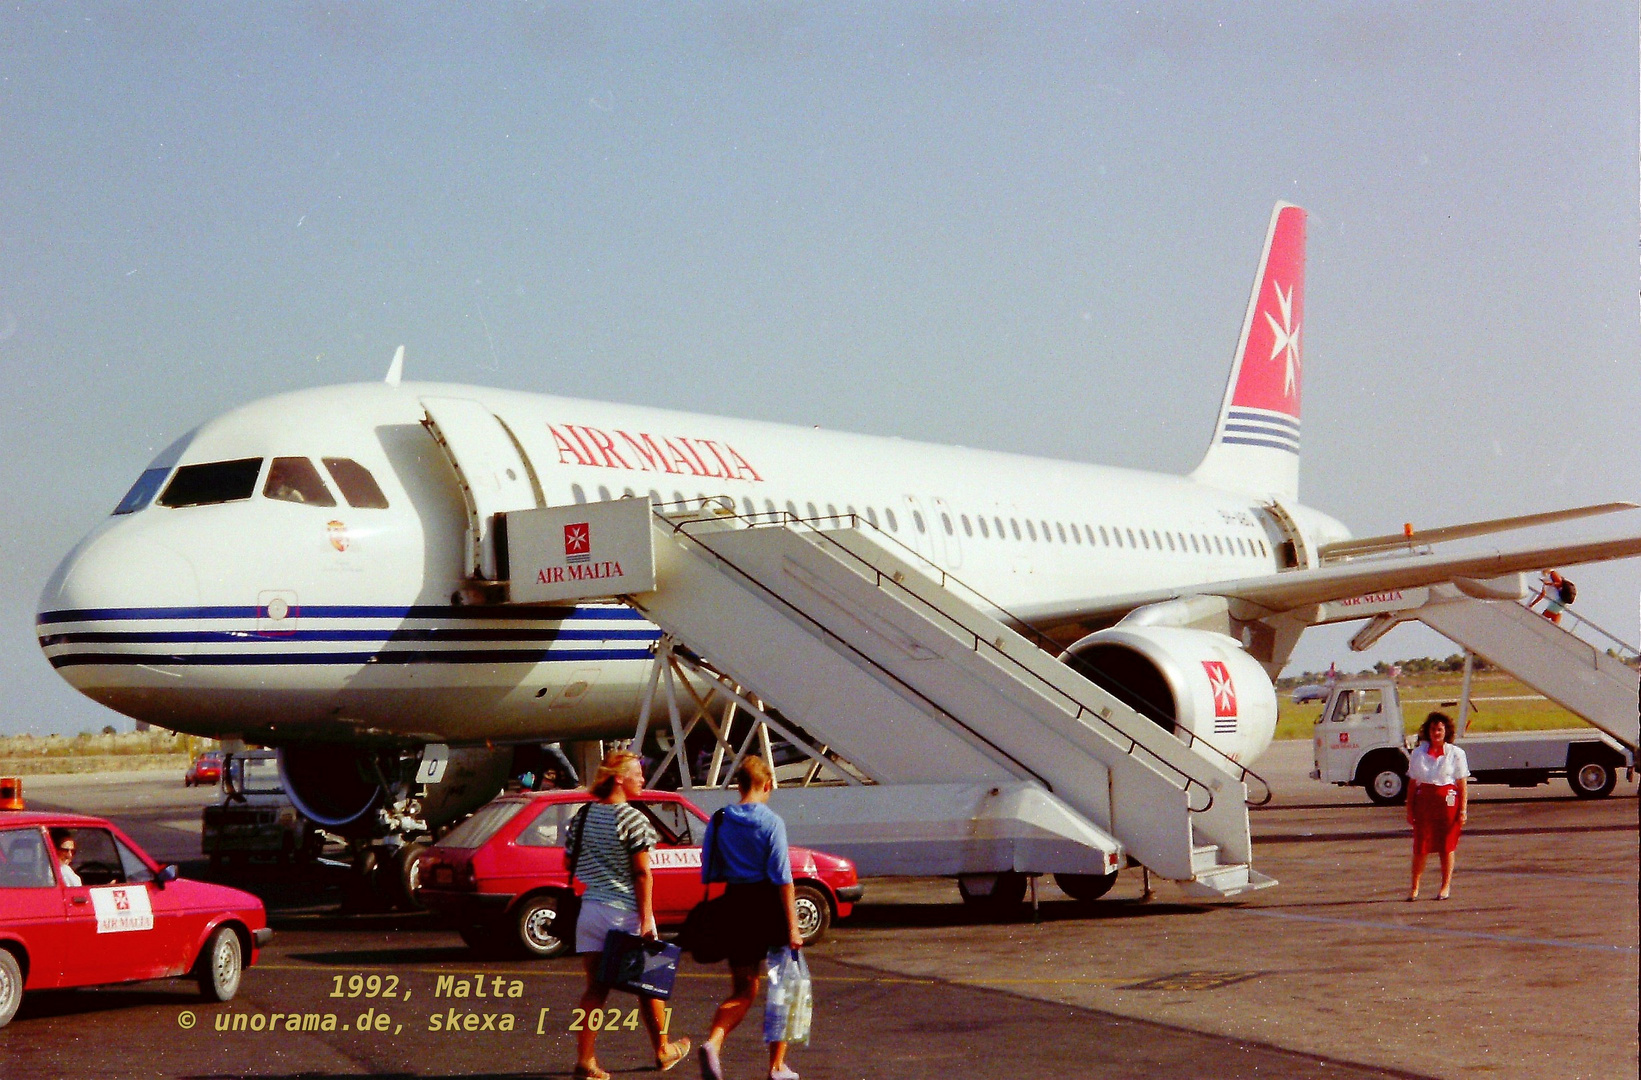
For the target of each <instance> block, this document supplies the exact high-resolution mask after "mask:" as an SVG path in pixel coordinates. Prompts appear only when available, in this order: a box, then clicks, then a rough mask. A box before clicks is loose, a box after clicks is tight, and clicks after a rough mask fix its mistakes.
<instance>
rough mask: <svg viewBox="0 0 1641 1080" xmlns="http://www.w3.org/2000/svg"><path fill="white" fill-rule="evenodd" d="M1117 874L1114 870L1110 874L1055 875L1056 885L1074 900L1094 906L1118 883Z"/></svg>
mask: <svg viewBox="0 0 1641 1080" xmlns="http://www.w3.org/2000/svg"><path fill="white" fill-rule="evenodd" d="M1117 873H1118V872H1117V871H1116V870H1113V871H1111V873H1109V874H1055V875H1054V884H1056V885H1058V886H1059V887H1060V891H1061V892H1063V893H1065V894H1066V895H1067V896H1069V897H1071V898H1072V899H1073V900H1080V901H1082V902H1083V903H1085V904H1092V903H1093V902H1094V901H1096V900H1098V899H1099V898H1100V897H1102V896H1104V895H1105V894H1106V893H1108V892H1110V891H1111V887H1112V886H1113V885H1115V884H1116V883H1117Z"/></svg>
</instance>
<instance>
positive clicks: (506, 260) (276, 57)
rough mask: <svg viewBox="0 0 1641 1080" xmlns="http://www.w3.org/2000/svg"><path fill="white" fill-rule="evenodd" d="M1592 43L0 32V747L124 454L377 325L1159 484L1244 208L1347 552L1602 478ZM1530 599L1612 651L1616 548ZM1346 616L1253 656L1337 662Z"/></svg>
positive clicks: (1132, 33) (452, 361)
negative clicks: (1283, 257) (60, 583)
mask: <svg viewBox="0 0 1641 1080" xmlns="http://www.w3.org/2000/svg"><path fill="white" fill-rule="evenodd" d="M1636 22H1637V17H1636V12H1635V9H1634V6H1633V5H1624V4H1616V3H1615V4H1581V5H1567V6H1562V5H1555V4H1531V5H1479V4H1445V5H1412V4H1389V3H1385V4H1326V3H1322V4H1314V3H1308V4H1298V3H1295V4H1256V3H1247V4H1226V5H1203V4H1181V5H1156V6H1152V5H1141V10H1140V11H1139V12H1138V13H1136V12H1135V11H1134V10H1133V6H1132V5H1130V6H1126V7H1125V6H1118V5H1104V4H1094V5H1011V4H964V5H958V4H893V5H882V4H871V5H855V6H848V5H835V6H820V5H802V4H787V3H775V4H758V5H754V4H706V5H666V6H651V5H605V6H600V7H593V6H591V5H573V4H562V5H561V4H528V3H521V4H509V5H505V6H504V5H470V6H462V7H458V6H454V5H431V4H427V5H404V4H396V5H387V4H371V3H361V4H330V5H326V4H279V3H273V4H263V5H255V6H253V5H215V6H212V5H203V6H202V5H169V6H168V5H165V4H145V5H141V6H135V5H125V6H114V5H103V4H84V3H75V4H70V3H60V4H48V5H29V6H24V7H21V8H8V9H7V10H4V11H0V131H3V132H4V133H5V140H4V148H5V152H4V154H0V391H3V392H0V409H3V410H4V412H3V415H4V417H5V423H4V425H3V426H0V512H3V513H4V514H5V516H6V520H7V522H8V526H7V528H6V529H5V530H4V532H3V535H0V545H3V547H0V555H3V556H4V558H5V564H6V566H7V568H8V573H7V574H6V575H5V576H4V580H0V679H4V681H5V683H6V685H7V687H8V691H9V692H8V694H7V695H6V698H5V700H4V701H0V731H16V730H33V731H51V730H59V731H73V730H78V729H79V728H81V727H86V726H93V727H97V726H101V724H102V723H104V722H107V721H108V720H109V719H111V717H110V716H109V715H108V714H106V713H104V712H102V711H101V710H100V709H99V708H98V707H96V706H93V705H91V704H90V703H89V702H86V701H84V700H83V699H81V698H79V697H78V696H77V695H75V694H74V693H73V692H72V691H70V690H69V689H68V688H67V686H66V685H64V684H63V683H61V681H60V680H58V679H57V678H56V676H55V675H53V674H52V672H51V670H50V668H49V666H48V665H47V664H46V663H45V661H44V659H43V658H42V657H41V655H40V653H39V650H38V648H37V647H36V646H35V644H34V634H33V625H32V623H33V613H34V606H35V600H36V598H37V596H38V592H39V589H40V586H41V585H42V584H43V582H44V580H45V578H46V576H47V575H48V574H49V573H50V571H51V569H52V567H53V566H54V565H55V563H56V562H57V560H58V559H60V558H61V556H62V555H63V554H64V553H65V552H66V551H67V550H68V548H69V547H70V546H72V544H73V543H74V542H75V540H77V539H78V537H79V536H80V535H82V534H83V533H84V532H85V531H86V530H88V529H89V528H90V527H91V526H92V525H93V524H94V523H95V522H96V521H97V520H99V519H100V518H101V517H102V515H104V514H106V513H107V512H108V510H109V508H111V507H112V506H113V505H114V503H115V502H116V501H117V500H118V498H119V496H120V495H121V494H122V493H123V492H124V490H125V488H126V487H128V486H129V484H130V482H131V480H132V479H133V478H134V477H135V476H136V474H137V472H138V471H140V469H141V467H142V465H143V464H144V463H145V462H146V461H147V460H148V459H149V458H150V457H151V456H152V454H153V453H154V452H155V451H157V450H158V449H159V448H161V447H163V446H164V445H165V444H167V443H169V442H170V441H171V440H172V439H174V438H175V437H176V436H177V435H179V434H181V433H182V432H184V431H186V430H188V429H189V428H191V427H193V426H194V425H196V424H197V423H199V422H200V421H202V420H204V419H206V418H208V417H210V416H212V415H215V414H217V413H220V412H223V411H225V410H226V409H228V408H230V407H232V406H234V405H236V404H239V403H242V402H244V401H247V400H250V399H253V398H256V397H261V396H264V395H267V394H271V393H275V392H279V391H282V390H286V389H291V388H295V387H301V386H309V385H317V384H324V383H331V382H344V381H357V380H362V379H376V378H380V377H381V374H382V373H383V371H385V369H386V366H387V362H388V359H389V357H390V356H391V354H392V350H393V348H394V347H395V346H396V345H398V344H400V343H404V344H406V345H407V347H408V353H409V375H410V377H413V378H430V379H448V380H454V381H466V382H476V383H483V384H493V385H502V386H509V387H518V388H523V389H538V390H543V391H549V392H554V393H561V394H568V395H575V396H585V397H592V398H599V399H608V400H617V401H632V402H642V403H646V404H658V405H665V406H670V407H676V408H685V409H698V410H703V411H711V412H722V413H729V414H733V415H741V416H751V417H757V418H761V419H772V420H783V421H792V422H799V423H816V424H821V425H823V426H826V427H831V428H838V429H846V430H858V431H868V432H876V433H885V434H897V435H903V436H906V437H909V438H922V439H930V440H935V441H942V442H959V443H963V444H966V445H971V446H983V447H993V448H999V449H1008V450H1021V451H1027V452H1032V453H1039V454H1046V455H1049V456H1054V457H1064V458H1071V459H1077V460H1087V461H1099V462H1106V463H1111V464H1120V465H1128V466H1136V467H1144V468H1154V469H1159V470H1165V471H1175V472H1179V471H1185V470H1187V469H1189V468H1190V467H1191V466H1192V465H1194V464H1195V461H1196V459H1197V457H1198V456H1199V455H1200V453H1201V451H1202V448H1203V447H1204V445H1205V443H1206V440H1207V437H1208V434H1209V431H1210V428H1211V425H1212V421H1213V414H1214V410H1215V408H1216V407H1217V404H1218V401H1219V398H1220V395H1221V392H1222V390H1223V383H1224V378H1225V375H1226V370H1227V367H1228V364H1229V360H1230V354H1231V349H1232V347H1233V345H1234V339H1235V336H1236V333H1237V330H1238V329H1239V327H1240V323H1241V319H1242V315H1243V311H1244V308H1245V305H1246V302H1247V290H1248V288H1249V285H1250V282H1251V278H1252V275H1253V271H1254V263H1255V261H1256V259H1257V255H1258V248H1259V244H1260V242H1261V241H1262V239H1263V232H1264V229H1265V226H1266V223H1267V220H1268V218H1269V214H1270V208H1271V204H1272V203H1273V202H1274V201H1275V200H1276V199H1279V198H1281V199H1289V200H1292V201H1295V202H1298V203H1301V204H1302V205H1304V206H1306V207H1307V208H1308V209H1309V210H1310V212H1311V230H1310V258H1309V269H1308V292H1309V295H1308V297H1307V301H1306V320H1305V327H1304V334H1305V337H1304V342H1305V368H1306V376H1307V378H1306V384H1305V390H1306V395H1305V428H1306V434H1305V442H1306V450H1305V464H1304V474H1303V488H1302V496H1303V498H1304V500H1305V501H1306V502H1308V503H1311V504H1313V505H1316V506H1318V507H1320V508H1321V509H1323V510H1326V511H1327V512H1329V513H1331V514H1333V515H1335V516H1336V517H1339V518H1340V519H1342V520H1343V521H1345V522H1346V523H1347V524H1348V525H1350V526H1351V527H1352V528H1353V529H1354V530H1355V531H1357V532H1358V533H1361V534H1367V533H1376V532H1384V531H1393V530H1396V529H1398V528H1400V526H1401V524H1402V522H1404V521H1409V520H1411V521H1414V522H1415V523H1418V524H1421V525H1436V524H1444V523H1449V522H1453V521H1460V520H1466V519H1473V518H1485V517H1494V516H1501V515H1505V514H1512V513H1526V512H1530V511H1534V510H1540V509H1548V508H1553V507H1559V506H1568V505H1576V504H1580V503H1586V502H1597V501H1606V500H1609V499H1614V498H1630V499H1636V500H1637V501H1641V483H1638V481H1637V477H1638V476H1641V468H1638V466H1641V449H1638V447H1641V441H1638V439H1637V437H1636V435H1635V415H1636V412H1637V406H1638V405H1641V361H1638V358H1641V348H1638V344H1641V342H1638V336H1641V330H1638V320H1637V301H1636V297H1637V292H1636V288H1637V237H1638V232H1641V230H1638V211H1637V130H1638V120H1637V87H1638V73H1637V50H1636V38H1637V26H1636ZM1618 530H1622V531H1626V532H1635V531H1637V530H1641V522H1638V521H1635V520H1630V521H1627V522H1608V523H1605V524H1601V525H1596V526H1583V527H1580V528H1577V529H1573V530H1562V531H1561V532H1559V533H1553V534H1552V535H1554V536H1568V535H1589V534H1604V533H1610V532H1613V531H1618ZM1569 576H1573V577H1575V578H1576V579H1577V580H1578V583H1579V608H1580V610H1583V611H1586V612H1587V613H1588V614H1589V615H1590V616H1591V617H1592V618H1595V619H1596V620H1597V621H1598V622H1601V623H1604V624H1606V625H1609V626H1611V627H1612V628H1614V629H1616V630H1619V631H1620V632H1622V633H1623V635H1624V636H1626V637H1629V638H1631V639H1633V638H1634V637H1635V636H1636V623H1637V593H1638V590H1641V566H1638V565H1637V561H1633V560H1632V561H1631V562H1629V563H1625V564H1621V565H1609V566H1605V567H1599V568H1585V569H1582V570H1579V571H1577V572H1576V573H1572V574H1569ZM1346 636H1348V632H1345V633H1341V632H1340V631H1324V632H1313V633H1312V634H1310V635H1308V636H1307V638H1306V639H1305V641H1304V642H1303V643H1302V644H1301V651H1300V653H1299V654H1298V655H1297V657H1296V659H1297V660H1298V661H1300V662H1301V666H1316V667H1325V666H1326V664H1327V662H1328V661H1329V660H1338V661H1339V662H1340V664H1341V666H1343V667H1351V666H1355V665H1356V663H1357V662H1358V659H1359V658H1358V657H1356V656H1352V655H1347V654H1346V652H1345V650H1344V647H1343V645H1342V641H1343V638H1344V637H1346ZM1448 651H1452V648H1451V647H1450V646H1447V645H1446V644H1445V643H1444V642H1441V641H1440V640H1439V639H1435V638H1434V636H1433V635H1422V636H1421V632H1419V631H1414V630H1408V629H1400V630H1397V631H1395V632H1394V633H1392V634H1391V635H1390V636H1389V637H1387V638H1386V640H1385V642H1384V644H1383V645H1382V646H1381V648H1380V649H1379V650H1377V651H1376V652H1375V653H1374V654H1370V655H1369V656H1368V657H1367V658H1366V659H1369V660H1370V659H1372V658H1373V657H1374V656H1378V655H1388V656H1397V655H1410V654H1417V653H1422V652H1438V653H1446V652H1448Z"/></svg>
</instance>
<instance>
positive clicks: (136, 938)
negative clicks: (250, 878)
mask: <svg viewBox="0 0 1641 1080" xmlns="http://www.w3.org/2000/svg"><path fill="white" fill-rule="evenodd" d="M64 839H72V840H73V841H74V845H75V851H74V855H73V858H72V859H71V861H70V864H69V865H70V867H71V868H72V870H73V871H74V872H75V874H77V875H78V877H79V878H80V884H78V885H71V884H69V883H68V882H69V881H70V880H71V879H70V878H68V877H67V876H66V875H64V874H63V873H62V872H61V868H60V866H59V863H58V855H57V851H56V847H57V845H58V844H59V843H61V842H62V841H63V840H64ZM271 934H272V931H271V930H269V929H268V921H267V915H266V912H265V911H264V909H263V907H262V901H261V900H258V899H257V898H256V897H254V896H252V895H251V894H250V893H245V892H241V891H239V890H238V889H230V888H228V887H226V886H223V885H212V884H208V883H206V882H203V881H186V880H183V879H180V878H178V877H177V868H176V867H175V866H164V867H162V866H160V865H158V864H157V863H155V862H154V860H153V859H151V858H149V857H148V855H147V854H146V853H145V852H144V851H143V850H142V849H141V848H139V847H138V846H137V845H136V844H135V843H133V842H132V840H131V838H130V837H128V836H126V835H125V833H123V832H121V831H120V830H119V829H118V828H116V827H115V826H113V825H111V824H110V823H109V822H107V821H105V820H103V819H102V818H94V817H84V816H82V815H79V814H45V813H31V812H28V811H4V812H0V1026H3V1025H4V1024H6V1023H7V1022H9V1021H10V1020H11V1018H12V1016H13V1015H14V1014H15V1013H16V1012H17V1007H18V1005H19V1004H20V1003H21V1001H22V997H23V994H24V993H25V992H27V991H33V990H49V989H59V988H66V987H76V986H98V985H102V984H106V983H122V982H136V981H140V980H145V979H165V978H173V977H191V978H194V979H196V980H198V982H199V986H200V990H201V992H202V993H203V994H204V995H205V997H206V999H207V1000H209V1001H227V1000H228V999H230V998H232V997H233V996H234V994H235V993H237V992H238V990H239V982H240V977H241V975H242V973H243V972H244V969H245V968H246V967H249V966H250V965H252V964H254V963H256V960H257V956H258V954H259V951H260V950H261V948H262V946H264V945H265V944H267V941H268V938H269V937H270V936H271Z"/></svg>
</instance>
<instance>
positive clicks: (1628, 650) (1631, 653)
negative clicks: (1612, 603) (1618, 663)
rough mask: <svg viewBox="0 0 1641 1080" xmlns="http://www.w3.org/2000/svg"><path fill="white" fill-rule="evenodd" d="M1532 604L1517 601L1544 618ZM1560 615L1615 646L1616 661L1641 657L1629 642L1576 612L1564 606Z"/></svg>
mask: <svg viewBox="0 0 1641 1080" xmlns="http://www.w3.org/2000/svg"><path fill="white" fill-rule="evenodd" d="M1533 603H1534V601H1525V600H1524V601H1519V604H1520V606H1521V607H1523V608H1525V609H1527V610H1528V611H1531V612H1532V613H1533V614H1534V615H1537V616H1539V617H1540V618H1545V615H1544V613H1543V612H1542V611H1538V610H1537V609H1535V608H1534V607H1533ZM1561 614H1562V615H1564V616H1565V615H1571V616H1572V617H1573V621H1574V622H1576V623H1577V624H1578V625H1580V626H1584V627H1588V628H1589V629H1591V630H1594V631H1595V632H1596V633H1597V634H1600V635H1601V636H1602V637H1604V638H1606V639H1607V640H1608V641H1610V642H1612V643H1613V644H1614V645H1616V646H1617V647H1618V659H1619V660H1625V659H1626V658H1628V659H1635V658H1637V657H1641V648H1637V647H1636V646H1634V645H1631V644H1630V643H1629V642H1627V641H1625V640H1624V639H1623V638H1621V637H1619V636H1618V635H1617V634H1615V633H1613V632H1612V631H1611V630H1608V629H1607V628H1606V627H1604V626H1602V625H1601V624H1599V623H1597V622H1596V621H1595V620H1593V619H1589V618H1586V617H1585V616H1583V615H1580V614H1579V613H1578V612H1576V611H1574V610H1573V609H1572V608H1570V607H1566V606H1563V607H1562V609H1561ZM1547 621H1550V622H1551V625H1554V626H1559V625H1560V624H1559V623H1556V622H1554V621H1553V620H1547ZM1562 629H1564V630H1565V629H1566V628H1565V627H1562ZM1567 633H1569V634H1571V633H1572V631H1571V630H1568V631H1567ZM1573 636H1574V637H1577V636H1578V635H1577V634H1573ZM1584 644H1586V645H1590V646H1591V647H1594V644H1595V643H1594V642H1589V641H1586V642H1584Z"/></svg>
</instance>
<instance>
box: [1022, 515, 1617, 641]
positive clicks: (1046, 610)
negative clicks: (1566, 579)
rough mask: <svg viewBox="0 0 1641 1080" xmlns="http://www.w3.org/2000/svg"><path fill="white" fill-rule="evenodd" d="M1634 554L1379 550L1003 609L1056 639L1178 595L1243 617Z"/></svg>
mask: <svg viewBox="0 0 1641 1080" xmlns="http://www.w3.org/2000/svg"><path fill="white" fill-rule="evenodd" d="M1636 555H1641V536H1629V537H1620V538H1617V539H1612V540H1596V541H1589V542H1585V543H1580V544H1563V545H1559V546H1556V547H1535V548H1521V549H1518V550H1514V551H1487V552H1480V553H1477V552H1471V553H1469V554H1464V555H1432V554H1409V555H1402V556H1386V557H1380V558H1370V559H1358V560H1355V561H1350V562H1340V563H1333V564H1330V565H1327V566H1322V567H1318V568H1316V569H1311V570H1287V571H1283V572H1282V573H1278V574H1267V575H1264V576H1261V577H1252V578H1232V579H1230V580H1227V581H1214V582H1204V583H1203V584H1200V585H1180V586H1174V587H1170V588H1167V589H1158V590H1154V591H1151V592H1140V593H1129V594H1126V595H1119V596H1108V597H1097V598H1090V599H1086V600H1082V601H1078V600H1067V601H1064V602H1055V603H1049V604H1036V605H1031V606H1023V607H1016V608H1014V609H1012V610H1011V612H1010V614H1012V615H1014V616H1015V617H1016V618H1018V619H1020V620H1021V621H1023V622H1025V623H1028V624H1030V625H1031V626H1033V627H1036V628H1037V629H1038V630H1040V631H1044V632H1046V633H1049V634H1051V635H1052V636H1055V637H1059V636H1061V635H1060V634H1057V633H1055V631H1057V630H1062V629H1071V628H1072V627H1079V626H1086V627H1090V628H1097V627H1099V626H1109V625H1110V624H1111V623H1113V622H1115V621H1116V620H1117V619H1120V618H1122V616H1124V615H1126V614H1128V613H1129V612H1130V611H1133V610H1134V609H1135V608H1139V607H1144V606H1145V605H1147V604H1156V603H1161V602H1162V601H1165V600H1175V599H1178V598H1180V597H1182V596H1224V597H1227V598H1229V599H1231V600H1236V601H1241V602H1242V603H1243V604H1245V605H1248V606H1249V607H1250V608H1252V609H1253V610H1251V611H1249V613H1248V614H1247V615H1246V616H1239V617H1247V618H1261V617H1264V616H1268V615H1275V614H1278V613H1280V612H1284V611H1293V610H1294V609H1296V608H1303V607H1307V606H1312V605H1316V604H1322V603H1326V602H1328V601H1330V600H1345V599H1348V598H1350V597H1354V596H1362V595H1364V594H1366V593H1374V592H1384V591H1386V590H1389V589H1411V588H1417V587H1418V586H1421V585H1435V584H1438V583H1440V582H1444V581H1452V580H1453V579H1454V578H1471V579H1477V580H1485V579H1487V578H1495V577H1501V576H1503V575H1505V574H1513V573H1516V572H1518V571H1522V570H1543V569H1546V568H1548V567H1558V566H1576V565H1578V564H1579V563H1590V562H1605V561H1607V560H1611V559H1627V558H1630V557H1632V556H1636Z"/></svg>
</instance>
